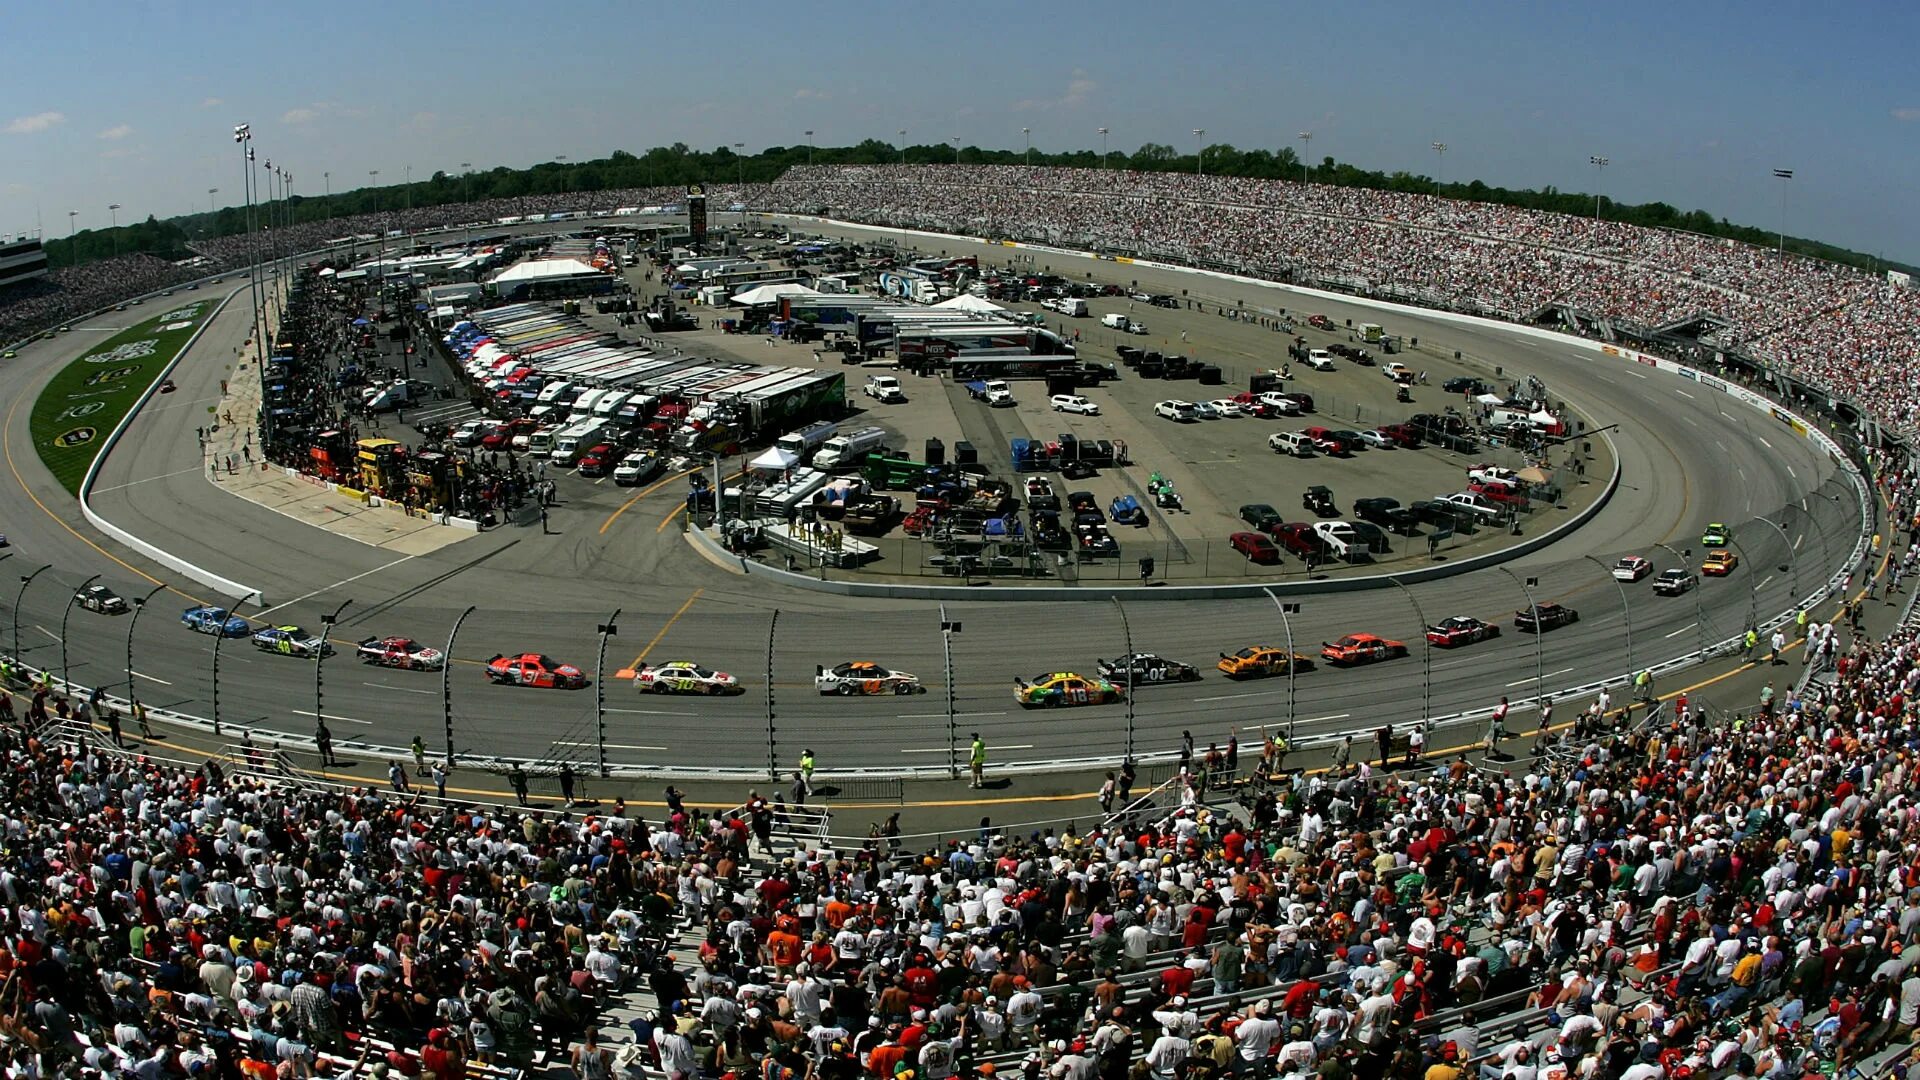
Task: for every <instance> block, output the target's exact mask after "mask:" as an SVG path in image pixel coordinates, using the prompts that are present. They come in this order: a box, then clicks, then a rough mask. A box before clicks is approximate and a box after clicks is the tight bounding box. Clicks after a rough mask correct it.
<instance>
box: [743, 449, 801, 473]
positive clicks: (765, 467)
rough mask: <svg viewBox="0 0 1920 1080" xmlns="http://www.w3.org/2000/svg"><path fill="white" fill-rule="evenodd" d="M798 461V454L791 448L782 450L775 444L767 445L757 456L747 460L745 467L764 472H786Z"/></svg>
mask: <svg viewBox="0 0 1920 1080" xmlns="http://www.w3.org/2000/svg"><path fill="white" fill-rule="evenodd" d="M799 462H800V455H799V454H796V453H794V452H793V451H791V450H782V449H780V448H779V447H777V446H769V447H768V448H767V449H766V450H765V451H764V452H763V453H761V455H760V456H759V457H757V458H754V459H753V460H752V461H749V462H747V468H749V469H757V470H762V471H765V472H786V471H787V470H788V469H791V468H793V467H794V466H795V465H797V464H799Z"/></svg>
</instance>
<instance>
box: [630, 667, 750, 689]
mask: <svg viewBox="0 0 1920 1080" xmlns="http://www.w3.org/2000/svg"><path fill="white" fill-rule="evenodd" d="M633 685H634V688H635V689H637V690H639V691H640V692H641V693H653V694H731V693H734V692H735V691H737V690H739V689H740V680H739V679H736V678H734V677H733V676H732V675H729V674H727V673H726V672H724V671H715V670H714V669H712V668H710V667H702V666H700V665H699V664H696V663H694V662H693V661H691V660H670V661H668V662H667V663H664V664H648V665H646V666H644V667H642V668H641V669H640V670H639V671H638V672H636V673H634V676H633Z"/></svg>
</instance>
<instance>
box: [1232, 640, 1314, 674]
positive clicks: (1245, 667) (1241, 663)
mask: <svg viewBox="0 0 1920 1080" xmlns="http://www.w3.org/2000/svg"><path fill="white" fill-rule="evenodd" d="M1214 666H1215V667H1217V668H1219V669H1220V671H1221V673H1222V674H1224V675H1226V677H1227V678H1229V679H1255V678H1261V677H1263V676H1267V675H1285V674H1288V673H1289V672H1301V671H1309V670H1312V668H1313V658H1312V657H1311V656H1303V655H1301V654H1300V653H1289V652H1288V651H1287V650H1285V649H1276V648H1274V647H1273V646H1271V645H1249V646H1247V647H1246V648H1244V649H1241V650H1240V651H1238V652H1235V653H1231V654H1228V653H1221V654H1220V662H1219V663H1218V664H1215V665H1214Z"/></svg>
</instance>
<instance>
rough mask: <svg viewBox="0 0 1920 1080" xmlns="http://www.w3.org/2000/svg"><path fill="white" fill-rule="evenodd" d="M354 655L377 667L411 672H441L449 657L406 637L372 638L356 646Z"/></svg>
mask: <svg viewBox="0 0 1920 1080" xmlns="http://www.w3.org/2000/svg"><path fill="white" fill-rule="evenodd" d="M353 651H354V654H355V655H357V656H358V657H360V659H362V660H365V661H366V662H367V663H369V664H372V665H374V666H376V667H390V668H406V669H408V670H410V671H439V670H440V669H441V668H443V667H445V666H446V665H447V657H446V654H445V653H442V652H441V651H440V650H439V649H433V648H428V647H427V646H425V645H422V644H420V643H419V642H417V641H415V640H413V639H412V638H404V637H385V638H382V637H370V638H367V639H366V640H365V641H362V642H360V643H359V644H358V645H355V646H354V649H353Z"/></svg>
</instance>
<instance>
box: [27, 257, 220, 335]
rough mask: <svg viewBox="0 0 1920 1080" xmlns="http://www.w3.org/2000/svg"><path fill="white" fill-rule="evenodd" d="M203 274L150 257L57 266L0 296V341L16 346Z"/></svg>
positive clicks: (205, 268) (203, 271) (121, 258)
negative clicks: (105, 309)
mask: <svg viewBox="0 0 1920 1080" xmlns="http://www.w3.org/2000/svg"><path fill="white" fill-rule="evenodd" d="M208 272H209V271H208V268H207V267H204V266H202V267H198V268H191V267H181V266H177V265H175V264H173V263H170V262H168V261H167V260H165V259H156V258H154V257H153V256H151V255H122V256H119V257H118V258H113V259H101V260H100V261H98V262H90V263H85V264H83V265H80V266H70V267H61V268H60V269H57V270H55V271H53V272H52V273H50V274H48V275H47V276H46V277H44V278H41V279H39V280H36V281H31V282H27V283H25V284H22V285H16V286H13V287H11V288H8V289H6V290H4V291H0V342H10V341H16V340H18V339H20V338H23V337H27V336H29V335H31V334H34V333H36V332H38V331H41V330H47V329H51V328H52V327H54V326H57V325H59V324H61V323H64V322H67V321H69V320H72V319H76V318H79V317H80V316H82V315H85V314H87V313H88V312H90V311H98V310H99V309H101V308H104V307H111V306H113V305H115V304H118V303H120V302H121V301H123V300H126V299H128V298H129V297H134V296H139V295H141V294H143V293H149V292H152V291H153V290H155V289H164V288H166V287H167V286H169V285H178V284H181V283H182V282H187V281H192V280H193V279H194V278H197V277H201V276H203V275H205V274H206V273H208Z"/></svg>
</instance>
